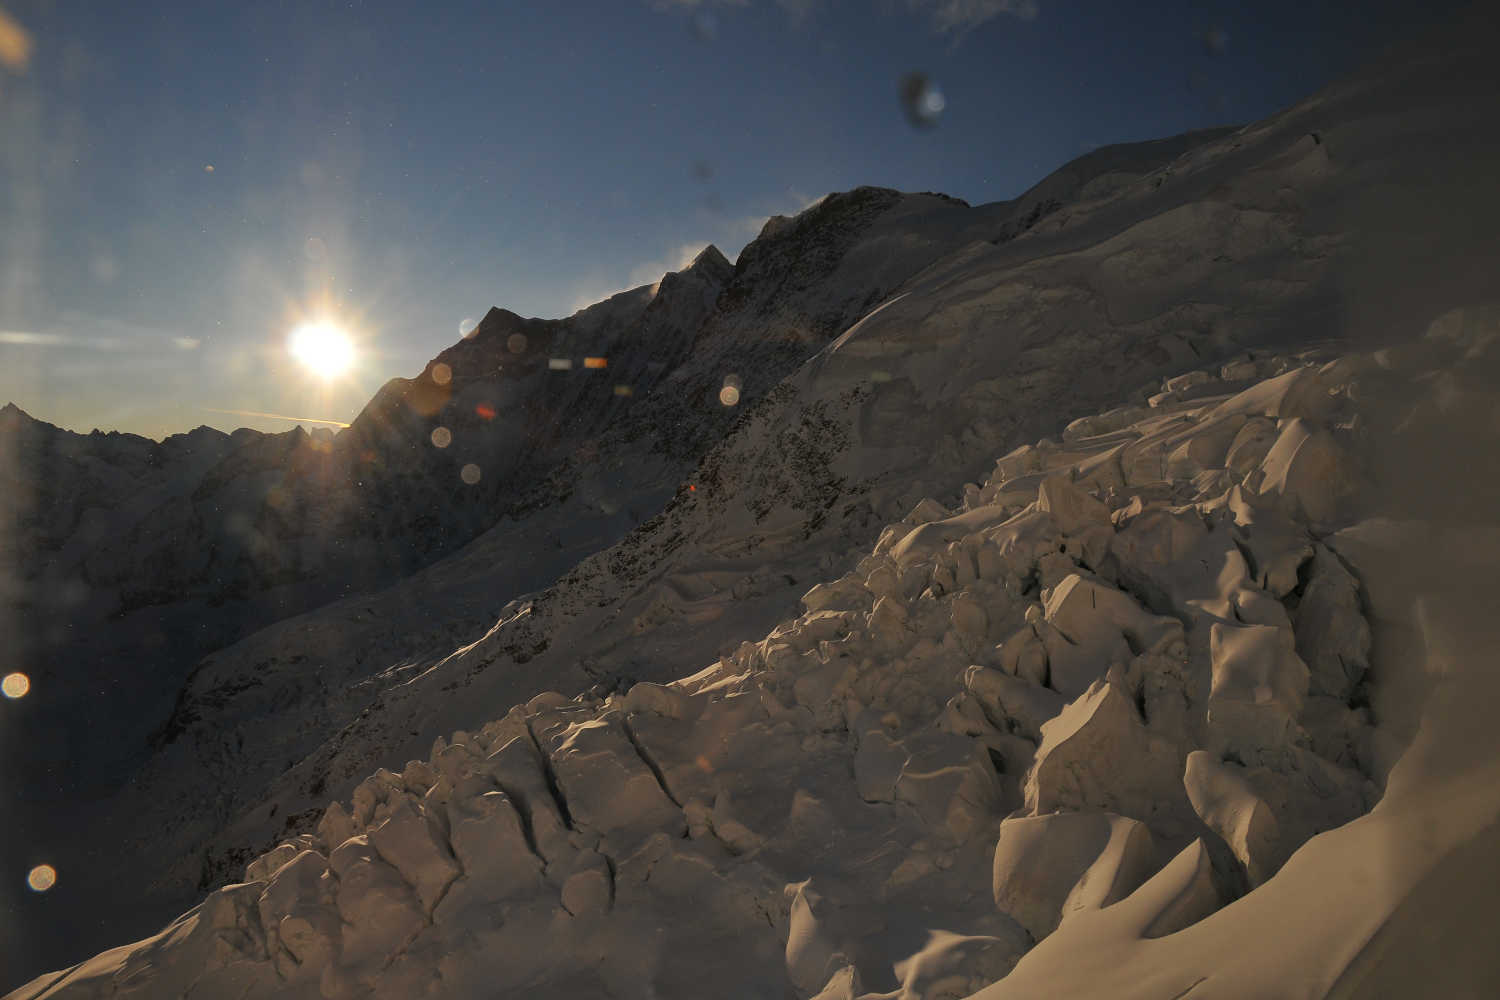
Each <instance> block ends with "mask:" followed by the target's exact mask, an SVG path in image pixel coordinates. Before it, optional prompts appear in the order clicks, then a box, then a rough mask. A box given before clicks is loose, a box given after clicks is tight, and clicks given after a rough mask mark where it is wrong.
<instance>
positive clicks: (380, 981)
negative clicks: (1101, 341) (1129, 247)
mask: <svg viewBox="0 0 1500 1000" xmlns="http://www.w3.org/2000/svg"><path fill="white" fill-rule="evenodd" d="M1497 347H1500V309H1491V310H1487V311H1486V310H1467V311H1464V310H1460V311H1456V312H1453V313H1450V314H1447V315H1445V316H1443V317H1441V318H1440V319H1439V320H1438V321H1437V322H1436V323H1434V324H1433V326H1432V328H1431V329H1430V330H1429V331H1428V334H1427V336H1426V337H1425V338H1423V339H1422V340H1420V341H1418V342H1416V343H1412V344H1407V345H1403V346H1401V347H1399V348H1396V349H1387V350H1382V351H1379V352H1375V353H1373V354H1369V353H1362V354H1354V355H1348V356H1342V357H1330V356H1329V353H1328V351H1327V350H1326V349H1321V350H1317V349H1315V350H1309V351H1303V352H1300V353H1299V354H1295V355H1290V356H1271V357H1265V358H1260V359H1250V358H1246V359H1240V360H1237V361H1234V362H1231V363H1230V364H1228V365H1225V366H1222V367H1214V368H1211V369H1208V370H1202V369H1200V370H1195V371H1190V372H1186V373H1182V374H1180V375H1179V376H1177V377H1175V378H1172V379H1169V380H1167V381H1166V382H1165V383H1164V384H1163V385H1162V386H1161V389H1162V392H1160V393H1159V394H1156V395H1155V396H1154V397H1153V400H1152V401H1151V404H1150V405H1132V406H1127V407H1125V408H1115V409H1112V410H1109V411H1106V412H1104V413H1100V414H1096V415H1093V416H1086V417H1083V418H1081V419H1079V420H1075V421H1073V422H1071V423H1070V424H1069V425H1068V426H1067V428H1066V429H1065V431H1064V432H1063V434H1062V440H1061V442H1058V441H1054V440H1051V439H1043V440H1041V441H1038V442H1036V443H1034V444H1028V445H1024V446H1022V447H1020V448H1017V449H1015V450H1013V451H1011V452H1009V453H1007V454H1005V455H1004V456H1001V457H1000V458H999V459H998V461H996V462H995V464H994V471H993V473H992V474H991V475H990V476H989V477H987V478H986V479H985V480H984V481H983V482H982V483H979V484H975V489H974V490H973V491H970V492H969V493H968V495H967V497H966V500H965V501H964V502H963V503H962V504H961V505H960V507H959V509H957V510H949V509H945V508H944V507H943V505H941V504H940V503H938V502H936V501H934V500H932V499H923V500H922V501H921V502H920V503H918V504H916V505H915V507H914V509H913V510H912V511H911V513H910V514H909V515H908V516H907V517H906V518H904V519H903V520H902V521H901V522H899V523H897V524H893V525H890V526H889V527H887V528H886V529H885V530H884V531H882V532H881V534H880V537H879V539H878V541H877V542H876V543H875V545H874V546H873V548H872V549H870V550H869V551H868V552H867V553H866V554H865V555H864V556H863V558H861V560H860V561H859V564H858V565H857V566H856V567H855V568H854V569H853V570H852V571H851V572H849V573H846V574H844V575H842V576H840V577H838V578H836V579H829V580H827V581H826V582H824V583H821V584H819V585H817V586H815V587H813V588H812V589H810V590H808V591H807V592H806V593H805V595H804V596H803V599H802V603H803V607H804V609H805V612H804V613H803V614H801V615H800V616H799V617H796V618H792V619H788V620H787V621H784V622H782V623H780V624H779V625H778V626H777V627H776V628H774V629H773V630H771V631H770V633H769V634H768V635H766V636H765V637H764V638H763V639H761V640H760V641H759V642H754V643H751V642H746V643H744V644H742V645H741V646H740V647H739V648H738V649H736V650H735V651H734V652H733V653H732V654H731V655H728V656H725V657H722V658H720V660H719V661H718V662H716V663H714V664H711V665H710V666H708V667H707V668H705V669H702V670H700V671H698V672H696V673H695V674H693V675H691V676H688V677H684V678H681V679H678V680H676V681H673V682H671V683H668V684H665V685H663V684H656V683H651V682H641V683H637V684H634V685H632V686H630V688H629V689H628V690H627V691H617V692H615V693H612V694H610V695H608V696H606V697H603V698H600V697H598V696H596V695H587V694H586V695H581V696H578V697H576V698H572V699H569V698H566V697H564V696H562V695H559V694H556V693H546V694H541V695H538V696H536V697H534V698H532V699H531V700H530V701H529V702H527V703H526V704H524V705H521V706H517V707H516V708H514V709H512V710H511V711H510V712H509V713H507V714H506V715H505V716H504V717H503V718H499V719H494V720H491V721H489V722H487V723H484V724H483V725H479V726H476V727H475V728H473V729H471V730H467V731H460V732H455V733H452V734H449V735H448V736H447V737H446V738H440V739H438V740H437V741H436V742H435V743H434V745H433V747H432V748H431V751H430V753H427V754H424V755H422V756H421V757H419V758H417V759H414V760H412V761H410V762H409V763H408V764H406V766H405V767H404V768H403V769H402V770H401V772H400V773H395V772H393V771H389V770H385V769H381V770H379V771H377V772H376V773H375V774H374V776H372V777H369V778H367V779H365V780H364V781H362V782H361V783H360V784H359V785H358V786H357V787H356V788H355V790H354V792H353V795H352V799H351V800H348V801H347V804H346V802H345V801H338V802H335V803H334V804H333V805H332V806H330V807H329V808H328V809H327V810H326V811H325V812H323V813H322V815H321V816H320V817H319V819H318V822H317V823H316V825H315V827H313V828H312V829H310V830H309V832H307V833H306V834H302V835H299V836H295V837H292V838H290V839H288V840H287V841H286V842H285V843H283V844H281V845H279V846H277V847H276V848H275V849H274V850H271V851H269V852H268V853H266V854H263V855H261V856H259V857H256V858H254V859H252V860H251V861H250V863H249V865H248V866H247V867H246V870H245V872H244V881H243V882H239V883H236V884H233V885H229V886H226V887H224V888H222V889H220V890H218V891H217V892H214V893H213V894H211V895H210V896H209V897H208V899H207V900H206V901H205V902H203V903H202V904H201V905H199V906H197V907H195V908H194V909H192V910H190V911H189V912H187V913H185V914H184V915H183V916H182V917H181V918H179V919H178V920H177V921H175V922H173V923H172V924H171V925H170V926H168V927H167V928H165V929H164V930H163V931H162V932H161V933H160V934H158V935H156V936H154V937H151V938H148V939H146V940H144V941H142V942H139V943H137V944H135V945H130V946H125V947H122V948H119V949H116V950H114V951H111V952H107V953H105V954H103V955H100V956H99V957H97V958H95V959H93V960H91V961H89V962H86V963H84V964H82V965H81V966H78V967H76V968H74V969H71V970H68V971H66V972H63V973H58V974H53V975H48V976H43V977H41V978H39V979H38V980H36V981H35V982H33V983H31V984H30V985H28V986H26V987H24V988H22V989H21V990H19V991H17V992H15V993H13V994H11V997H10V998H9V1000H40V998H44V997H49V998H59V1000H60V998H69V997H95V996H120V997H130V996H140V997H148V996H149V997H178V996H181V997H196V996H203V997H209V996H230V995H233V996H241V997H257V996H266V997H271V996H276V997H299V996H306V997H344V996H347V997H360V996H368V997H384V996H390V997H403V998H405V997H416V996H434V997H468V996H497V995H498V996H512V995H517V996H518V995H546V996H556V997H574V996H576V997H596V996H602V995H608V996H623V997H650V996H697V995H701V994H702V992H704V990H705V989H714V990H715V991H719V992H722V991H724V990H730V991H732V992H733V993H734V995H736V996H757V997H758V996H763V997H768V998H770V997H775V998H781V997H786V996H800V997H813V996H817V997H821V998H825V1000H831V998H839V997H844V998H849V1000H853V998H855V997H863V998H865V1000H876V998H885V1000H895V998H902V1000H905V998H932V1000H936V998H940V997H954V998H957V997H964V996H969V995H970V994H971V993H974V995H975V997H976V1000H978V998H984V1000H989V998H992V997H995V998H998V997H1009V996H1025V997H1031V996H1038V995H1047V996H1069V997H1073V996H1089V997H1092V996H1099V997H1103V996H1110V997H1115V996H1131V997H1136V996H1139V997H1152V998H1156V997H1173V996H1183V995H1187V994H1188V993H1189V992H1191V993H1192V994H1196V995H1202V996H1205V997H1211V996H1222V997H1280V996H1288V995H1305V996H1324V995H1338V996H1367V995H1390V989H1391V988H1395V989H1396V990H1398V991H1400V992H1402V995H1410V992H1409V991H1411V990H1413V989H1420V988H1422V987H1430V986H1432V985H1433V983H1434V980H1433V979H1432V978H1431V977H1432V976H1434V975H1436V976H1437V977H1438V978H1437V979H1436V982H1438V983H1447V984H1448V985H1449V986H1451V987H1455V988H1452V989H1448V990H1444V991H1443V992H1444V993H1445V995H1464V994H1463V990H1462V989H1459V988H1457V987H1462V988H1463V989H1470V990H1471V992H1470V994H1469V995H1483V994H1482V993H1473V992H1472V988H1473V987H1474V986H1475V980H1474V978H1473V976H1474V975H1475V974H1476V973H1488V974H1490V975H1494V974H1497V973H1500V966H1497V965H1496V963H1495V961H1494V958H1493V956H1492V955H1489V954H1488V953H1487V952H1484V951H1482V950H1480V949H1482V948H1483V947H1484V946H1485V944H1484V941H1483V939H1482V936H1481V937H1479V938H1475V936H1474V935H1473V934H1472V933H1470V934H1469V935H1468V938H1469V939H1468V940H1467V943H1466V945H1465V947H1466V948H1468V949H1469V950H1468V952H1466V955H1467V957H1468V958H1469V959H1470V962H1469V964H1467V965H1460V966H1456V965H1455V964H1454V962H1453V961H1452V958H1451V956H1448V957H1445V958H1442V959H1440V960H1439V961H1441V962H1442V968H1441V969H1435V965H1436V963H1435V962H1434V961H1433V956H1428V957H1427V958H1425V959H1424V958H1423V956H1422V955H1421V954H1420V952H1419V951H1416V950H1414V948H1413V940H1412V936H1413V934H1414V933H1415V932H1416V931H1417V930H1419V929H1420V926H1421V923H1422V922H1423V921H1424V920H1425V919H1427V914H1426V912H1425V911H1424V907H1430V906H1431V905H1432V904H1431V902H1430V900H1429V899H1428V898H1427V897H1430V896H1431V895H1432V894H1433V893H1434V892H1436V891H1439V890H1442V889H1450V890H1452V889H1460V890H1462V886H1463V874H1465V873H1467V874H1470V875H1472V874H1474V873H1476V872H1484V873H1487V874H1491V875H1492V874H1493V873H1494V872H1495V870H1496V867H1495V866H1496V860H1497V858H1496V852H1495V850H1494V846H1493V843H1492V842H1491V841H1492V831H1493V826H1494V824H1495V823H1496V822H1497V820H1500V783H1497V782H1495V781H1494V780H1493V779H1494V778H1495V777H1496V775H1494V774H1493V773H1491V772H1494V770H1495V768H1496V766H1497V765H1496V761H1497V760H1500V755H1497V752H1496V751H1497V750H1500V746H1497V745H1496V744H1497V738H1496V737H1495V735H1494V734H1493V730H1492V727H1488V726H1484V725H1482V724H1481V720H1482V718H1483V716H1484V714H1485V713H1486V712H1487V711H1488V709H1487V708H1486V707H1485V699H1486V696H1488V695H1492V694H1494V693H1495V691H1494V688H1495V683H1494V678H1493V676H1492V675H1491V674H1492V672H1491V671H1488V670H1487V669H1485V668H1484V667H1483V666H1481V665H1480V663H1479V662H1478V661H1476V660H1475V659H1474V658H1473V654H1474V653H1475V652H1477V651H1479V650H1486V651H1487V652H1488V654H1489V656H1491V657H1492V656H1493V650H1494V648H1495V645H1494V642H1495V639H1497V638H1500V637H1497V636H1495V635H1494V634H1493V632H1494V626H1493V623H1492V622H1489V621H1487V620H1485V616H1484V615H1482V614H1481V613H1479V612H1480V611H1481V610H1482V609H1481V607H1480V604H1479V603H1477V602H1476V601H1475V600H1474V599H1473V597H1472V596H1470V597H1468V598H1465V597H1464V595H1463V591H1464V589H1465V588H1466V587H1467V586H1468V585H1469V584H1470V583H1471V582H1472V577H1473V575H1474V573H1475V572H1476V571H1478V572H1483V571H1484V570H1483V567H1485V566H1486V565H1487V564H1488V562H1489V561H1490V560H1491V559H1493V558H1494V557H1495V556H1496V555H1497V554H1500V549H1497V546H1500V530H1497V526H1496V525H1495V524H1494V523H1493V521H1492V520H1491V521H1490V522H1489V523H1460V522H1456V521H1452V520H1449V521H1433V520H1413V519H1402V520H1394V519H1392V518H1391V517H1389V516H1387V515H1389V514H1391V513H1397V514H1403V515H1404V514H1411V513H1416V512H1414V511H1407V510H1403V509H1401V507H1400V505H1399V504H1398V505H1397V506H1396V508H1395V509H1391V508H1390V505H1389V504H1388V503H1387V501H1386V498H1385V497H1384V496H1382V495H1381V494H1380V493H1379V492H1378V487H1379V486H1380V485H1381V484H1382V483H1383V482H1384V481H1385V477H1387V476H1390V475H1392V474H1399V473H1404V472H1408V471H1409V470H1408V469H1407V462H1408V461H1410V460H1411V458H1412V457H1413V456H1415V455H1419V454H1428V453H1430V450H1431V447H1432V445H1433V444H1435V443H1437V442H1440V441H1442V440H1444V439H1447V438H1449V436H1450V434H1451V430H1452V427H1453V422H1454V421H1459V422H1461V423H1462V425H1463V426H1464V427H1467V428H1471V429H1474V433H1475V436H1476V440H1482V441H1483V442H1484V443H1487V444H1488V445H1489V446H1490V447H1493V446H1494V444H1495V443H1496V441H1497V439H1500V427H1497V426H1496V425H1495V420H1496V414H1497V413H1500V393H1497V392H1496V379H1495V377H1496V375H1497V374H1500V354H1497ZM1236 390H1238V391H1236ZM1479 427H1482V428H1483V429H1482V430H1478V429H1477V428H1479ZM1444 471H1445V472H1446V473H1447V474H1448V476H1449V478H1450V479H1452V478H1456V476H1455V475H1454V473H1455V472H1456V471H1458V470H1453V469H1451V468H1449V469H1446V470H1444ZM1494 479H1495V477H1491V479H1490V480H1488V481H1485V482H1483V483H1481V484H1480V485H1481V486H1482V488H1483V489H1485V490H1486V491H1487V497H1489V498H1491V499H1492V498H1493V496H1494V493H1495V491H1496V488H1497V484H1496V482H1495V481H1494ZM1443 485H1451V483H1447V484H1443ZM1441 512H1442V511H1441V509H1437V510H1428V511H1426V513H1427V514H1438V513H1441ZM1439 815H1440V816H1441V817H1442V822H1440V823H1434V820H1435V818H1436V817H1437V816H1439ZM1486 848H1487V849H1486ZM1455 864H1458V865H1462V866H1463V869H1462V871H1454V870H1453V869H1454V866H1455ZM1467 892H1468V895H1469V896H1470V897H1472V896H1474V892H1473V890H1472V889H1468V890H1467ZM1482 901H1483V902H1488V903H1489V904H1490V905H1491V906H1492V904H1493V900H1492V899H1490V900H1482ZM1231 902H1233V905H1228V904H1230V903H1231ZM1451 902H1452V901H1445V902H1444V903H1443V904H1442V905H1444V906H1448V905H1451ZM1458 926H1459V927H1460V928H1462V924H1459V925H1458ZM1419 936H1420V935H1419ZM1266 949H1270V950H1271V951H1272V952H1273V953H1274V955H1275V961H1269V960H1267V958H1266V956H1265V954H1264V951H1265V950H1266ZM1476 963H1477V964H1476ZM1443 976H1446V977H1447V978H1446V979H1443V978H1442V977H1443ZM1393 977H1394V978H1393ZM1414 977H1417V978H1414ZM706 984H717V985H715V986H708V985H706ZM1372 984H1373V985H1378V986H1380V987H1382V988H1385V989H1386V992H1385V993H1380V994H1372V993H1370V992H1369V990H1370V988H1371V986H1372ZM975 991H978V992H977V993H975ZM1330 991H1331V992H1330ZM1422 991H1425V990H1422Z"/></svg>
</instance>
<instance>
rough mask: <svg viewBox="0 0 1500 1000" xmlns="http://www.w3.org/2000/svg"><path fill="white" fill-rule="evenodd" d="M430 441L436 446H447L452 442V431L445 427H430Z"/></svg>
mask: <svg viewBox="0 0 1500 1000" xmlns="http://www.w3.org/2000/svg"><path fill="white" fill-rule="evenodd" d="M432 443H433V445H434V446H435V447H438V448H446V447H448V446H449V445H450V444H452V443H453V432H452V431H450V430H449V429H448V428H446V427H434V428H433V429H432Z"/></svg>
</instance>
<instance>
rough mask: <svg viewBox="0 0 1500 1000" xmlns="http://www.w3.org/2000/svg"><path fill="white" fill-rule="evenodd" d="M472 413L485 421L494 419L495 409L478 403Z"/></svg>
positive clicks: (487, 404) (486, 404)
mask: <svg viewBox="0 0 1500 1000" xmlns="http://www.w3.org/2000/svg"><path fill="white" fill-rule="evenodd" d="M474 412H475V413H477V414H479V415H480V416H481V417H483V418H484V419H485V420H494V419H495V408H494V407H493V406H491V405H490V404H489V403H480V404H479V405H478V406H476V407H474Z"/></svg>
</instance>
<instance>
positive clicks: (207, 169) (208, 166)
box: [203, 163, 214, 174]
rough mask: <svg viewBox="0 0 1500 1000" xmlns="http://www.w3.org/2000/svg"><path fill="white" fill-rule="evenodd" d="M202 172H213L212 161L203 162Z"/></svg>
mask: <svg viewBox="0 0 1500 1000" xmlns="http://www.w3.org/2000/svg"><path fill="white" fill-rule="evenodd" d="M203 172H204V173H205V174H211V173H213V172H214V165H213V164H212V163H205V164H203Z"/></svg>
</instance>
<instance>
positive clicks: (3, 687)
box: [0, 671, 31, 700]
mask: <svg viewBox="0 0 1500 1000" xmlns="http://www.w3.org/2000/svg"><path fill="white" fill-rule="evenodd" d="M30 690H31V678H30V677H27V676H26V675H25V674H23V673H20V672H19V671H18V672H16V673H13V674H6V675H5V680H3V681H0V691H3V692H4V693H5V697H7V698H10V699H12V700H14V699H16V698H24V697H26V693H27V692H28V691H30Z"/></svg>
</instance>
